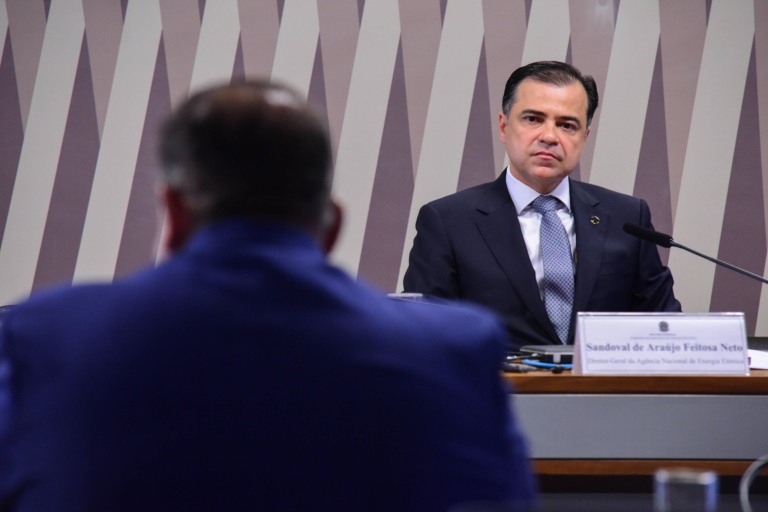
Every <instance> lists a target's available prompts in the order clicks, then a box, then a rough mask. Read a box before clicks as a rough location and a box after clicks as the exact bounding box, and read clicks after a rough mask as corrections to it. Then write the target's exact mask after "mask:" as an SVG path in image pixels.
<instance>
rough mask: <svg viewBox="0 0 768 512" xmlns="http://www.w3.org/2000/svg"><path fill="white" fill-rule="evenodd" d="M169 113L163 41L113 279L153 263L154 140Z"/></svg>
mask: <svg viewBox="0 0 768 512" xmlns="http://www.w3.org/2000/svg"><path fill="white" fill-rule="evenodd" d="M170 112H171V98H170V94H169V89H168V73H167V65H166V62H165V51H164V49H163V39H162V38H161V39H160V49H159V51H158V53H157V63H156V65H155V73H154V76H153V78H152V86H151V89H150V92H149V99H148V102H147V114H146V117H145V119H144V131H143V132H142V134H141V142H140V144H139V152H138V155H137V158H136V173H135V174H134V175H133V184H132V185H131V195H130V197H129V200H128V208H127V210H126V214H125V225H124V226H123V236H122V239H121V240H120V250H119V252H118V255H117V260H116V263H115V277H120V276H124V275H126V274H129V273H131V272H134V271H135V270H137V269H139V268H142V267H145V266H148V265H150V264H151V263H152V262H153V261H154V255H155V253H156V251H157V247H156V244H157V237H156V233H157V232H158V230H159V228H160V226H159V222H160V218H159V217H158V208H157V202H156V199H155V184H156V180H155V175H156V174H155V169H156V166H157V136H158V133H159V131H160V127H161V125H162V122H163V120H164V119H165V118H166V117H167V116H168V114H170Z"/></svg>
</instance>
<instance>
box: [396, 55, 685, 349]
mask: <svg viewBox="0 0 768 512" xmlns="http://www.w3.org/2000/svg"><path fill="white" fill-rule="evenodd" d="M597 103H598V95H597V86H596V85H595V81H594V80H593V79H592V77H590V76H584V75H582V74H581V72H579V71H578V70H577V69H576V68H574V67H573V66H570V65H568V64H565V63H562V62H550V61H547V62H534V63H532V64H529V65H526V66H523V67H521V68H519V69H517V70H516V71H515V72H513V73H512V75H511V76H510V77H509V80H508V81H507V84H506V87H505V89H504V97H503V100H502V111H501V112H500V113H499V136H500V139H501V142H502V143H504V145H505V146H506V150H507V155H508V157H509V166H508V167H507V169H506V171H505V172H503V173H502V174H501V176H500V177H499V178H498V179H496V180H495V181H493V182H491V183H486V184H483V185H479V186H477V187H474V188H470V189H467V190H463V191H460V192H457V193H456V194H453V195H450V196H447V197H444V198H442V199H438V200H436V201H433V202H431V203H428V204H427V205H425V206H423V207H422V208H421V210H420V211H419V215H418V218H417V220H416V229H417V235H416V238H415V240H414V243H413V248H412V250H411V253H410V261H409V266H408V270H407V271H406V273H405V278H404V283H403V284H404V290H405V291H406V292H420V293H424V294H427V295H433V296H438V297H447V298H455V299H462V300H466V301H471V302H476V303H479V304H483V305H485V306H488V307H490V308H492V309H494V310H496V311H497V312H499V313H500V314H501V316H502V318H503V319H504V321H505V323H506V326H507V329H508V331H509V332H510V334H511V337H512V346H511V348H513V349H514V348H517V347H519V346H520V345H529V344H534V345H543V344H560V343H573V338H574V323H575V315H574V312H576V311H680V303H679V302H678V301H677V300H676V299H675V296H674V293H673V290H672V283H673V281H672V276H671V274H670V272H669V269H668V268H666V267H664V266H663V265H662V263H661V260H660V258H659V254H658V250H657V249H656V247H655V246H653V245H651V244H649V243H647V242H641V241H640V240H638V239H637V238H634V237H631V236H629V235H627V234H625V233H624V232H623V225H624V224H625V223H632V224H639V225H641V226H644V227H647V228H651V227H652V225H651V215H650V211H649V209H648V205H647V203H646V202H645V201H644V200H642V199H637V198H634V197H631V196H628V195H624V194H619V193H617V192H613V191H610V190H607V189H605V188H602V187H598V186H594V185H590V184H587V183H580V182H578V181H575V180H571V179H570V178H568V175H569V174H570V173H571V172H572V171H573V169H574V168H575V167H576V165H577V164H578V161H579V157H580V155H581V151H582V149H583V148H584V143H585V142H586V140H587V136H588V134H589V125H590V122H591V121H592V116H593V115H594V113H595V109H596V108H597ZM539 196H551V197H548V198H547V200H552V198H555V199H554V204H555V205H556V206H554V209H555V211H554V213H555V215H556V216H555V217H554V220H555V222H554V224H557V226H554V225H552V230H557V231H559V232H560V235H558V236H560V240H562V242H563V243H562V244H560V247H561V248H562V249H563V251H564V252H565V256H563V257H562V258H560V259H552V260H548V259H547V254H546V252H547V251H546V250H545V247H544V244H546V243H548V242H547V241H545V240H551V236H550V234H551V233H552V231H547V234H546V235H545V234H544V229H543V224H544V214H543V213H540V212H539V211H537V210H536V208H534V204H533V202H534V201H535V200H536V199H537V198H538V197H539ZM558 220H559V222H557V221H558ZM553 236H554V235H553ZM552 261H554V263H550V262H552ZM550 271H551V272H552V274H550ZM550 275H553V276H554V277H553V278H552V279H550ZM558 308H559V309H558Z"/></svg>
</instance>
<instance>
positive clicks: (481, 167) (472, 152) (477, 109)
mask: <svg viewBox="0 0 768 512" xmlns="http://www.w3.org/2000/svg"><path fill="white" fill-rule="evenodd" d="M488 95H489V93H488V69H487V67H486V59H485V44H483V46H482V47H481V49H480V62H479V63H478V66H477V74H476V75H475V90H474V93H473V95H472V105H471V106H470V111H469V119H468V120H467V135H466V139H465V141H464V153H463V155H462V157H461V170H460V171H459V180H458V184H457V185H458V190H463V189H465V188H468V187H472V186H474V185H479V184H480V183H485V182H486V181H491V180H493V179H494V178H495V177H496V176H497V175H498V174H499V172H501V169H497V168H496V162H495V161H494V154H493V142H494V141H497V140H498V138H497V136H496V132H491V131H490V130H489V126H490V125H489V124H488V119H490V118H491V111H490V100H489V98H488ZM498 143H499V144H501V142H498Z"/></svg>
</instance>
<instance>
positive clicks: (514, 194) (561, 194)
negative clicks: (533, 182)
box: [506, 167, 571, 215]
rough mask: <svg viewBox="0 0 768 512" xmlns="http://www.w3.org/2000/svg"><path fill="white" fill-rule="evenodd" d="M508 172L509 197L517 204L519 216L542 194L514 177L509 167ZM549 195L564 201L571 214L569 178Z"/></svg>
mask: <svg viewBox="0 0 768 512" xmlns="http://www.w3.org/2000/svg"><path fill="white" fill-rule="evenodd" d="M506 171H507V176H506V181H507V190H508V191H509V196H510V197H511V198H512V202H513V203H514V204H515V209H516V210H517V214H518V215H520V214H522V213H523V210H525V209H526V208H528V206H529V205H530V204H531V201H533V200H534V199H536V198H537V197H539V196H540V195H541V194H539V193H538V192H536V191H535V190H533V189H532V188H531V187H529V186H528V185H526V184H525V183H523V182H522V181H520V180H518V179H517V178H515V177H514V176H512V173H511V172H509V167H507V169H506ZM548 195H550V196H554V197H556V198H558V199H559V200H560V201H562V203H563V204H564V205H565V210H566V212H568V213H570V211H571V187H570V179H569V178H565V179H564V180H562V181H561V182H560V183H558V185H557V186H556V187H555V189H554V190H553V191H552V192H550V193H549V194H548Z"/></svg>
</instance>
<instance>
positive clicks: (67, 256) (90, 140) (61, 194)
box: [33, 35, 100, 290]
mask: <svg viewBox="0 0 768 512" xmlns="http://www.w3.org/2000/svg"><path fill="white" fill-rule="evenodd" d="M90 62H91V61H90V58H89V56H88V42H87V39H86V38H85V35H83V43H82V47H81V50H80V59H79V61H78V65H77V74H76V75H75V83H74V87H73V90H72V103H71V104H70V106H69V113H68V115H67V125H66V127H65V130H64V139H63V140H62V145H61V153H60V155H59V164H58V168H57V169H56V178H55V180H54V183H53V191H52V193H51V202H50V206H49V208H48V217H47V219H46V223H45V231H44V232H43V241H42V244H41V246H40V257H39V259H38V261H37V268H36V271H35V278H34V282H33V290H36V289H39V288H42V287H46V286H50V285H53V284H63V283H70V282H72V276H73V274H74V271H75V265H76V263H77V253H78V251H79V249H80V238H81V235H82V231H83V225H84V224H85V216H86V212H87V210H88V200H89V197H90V194H91V185H92V183H93V176H94V170H95V168H96V160H97V159H98V155H99V145H100V143H99V128H98V120H97V117H96V103H95V99H94V96H93V86H92V84H93V81H92V79H91V65H90ZM40 207H41V208H44V207H45V205H42V204H41V205H40Z"/></svg>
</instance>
